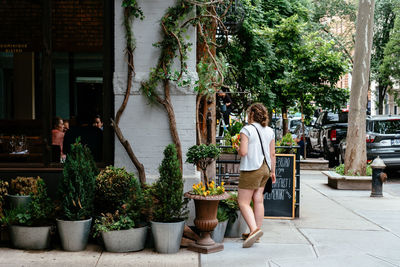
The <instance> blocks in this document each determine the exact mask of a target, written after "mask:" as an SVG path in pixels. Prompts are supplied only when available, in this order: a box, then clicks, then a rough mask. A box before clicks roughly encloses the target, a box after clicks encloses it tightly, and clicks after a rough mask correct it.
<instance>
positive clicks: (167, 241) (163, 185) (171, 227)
mask: <svg viewBox="0 0 400 267" xmlns="http://www.w3.org/2000/svg"><path fill="white" fill-rule="evenodd" d="M159 172H160V178H159V179H158V181H157V182H156V183H155V184H154V185H153V186H152V187H151V188H150V193H151V196H152V199H153V209H152V220H151V232H152V234H153V238H154V245H155V249H156V251H157V252H160V253H176V252H178V251H179V248H180V243H181V239H182V235H183V229H184V226H185V219H186V217H187V214H188V210H187V201H186V200H185V199H183V180H182V172H181V170H180V168H179V160H178V157H177V152H176V147H175V145H174V144H170V145H168V146H167V147H166V148H165V150H164V159H163V161H162V162H161V165H160V167H159Z"/></svg>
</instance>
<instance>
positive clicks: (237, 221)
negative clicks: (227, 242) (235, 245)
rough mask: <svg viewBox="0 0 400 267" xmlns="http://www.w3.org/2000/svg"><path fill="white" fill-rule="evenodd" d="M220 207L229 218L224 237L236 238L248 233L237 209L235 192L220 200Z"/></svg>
mask: <svg viewBox="0 0 400 267" xmlns="http://www.w3.org/2000/svg"><path fill="white" fill-rule="evenodd" d="M220 206H222V207H223V209H224V210H226V211H227V213H228V217H229V220H228V225H227V227H226V232H225V236H226V237H234V238H238V237H240V236H241V235H242V234H243V233H246V232H248V226H247V224H246V221H245V220H244V218H243V216H242V213H241V212H240V209H239V204H238V201H237V192H231V193H229V197H228V198H227V199H225V200H222V201H221V203H220Z"/></svg>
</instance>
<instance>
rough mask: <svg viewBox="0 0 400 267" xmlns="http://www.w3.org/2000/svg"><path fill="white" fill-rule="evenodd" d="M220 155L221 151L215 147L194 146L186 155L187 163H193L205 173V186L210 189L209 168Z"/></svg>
mask: <svg viewBox="0 0 400 267" xmlns="http://www.w3.org/2000/svg"><path fill="white" fill-rule="evenodd" d="M219 154H220V151H219V149H218V148H217V147H216V146H215V145H205V144H201V145H194V146H192V147H190V148H189V150H188V152H187V153H186V157H187V159H186V162H188V163H192V164H193V165H196V166H197V167H198V168H200V169H201V170H202V172H203V184H204V185H205V186H206V189H208V185H209V182H208V177H207V173H206V171H207V167H208V165H210V164H211V163H212V162H213V161H214V160H215V159H216V158H218V156H219Z"/></svg>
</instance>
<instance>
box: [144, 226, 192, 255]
mask: <svg viewBox="0 0 400 267" xmlns="http://www.w3.org/2000/svg"><path fill="white" fill-rule="evenodd" d="M184 227H185V221H182V222H176V223H162V222H151V233H152V234H153V239H154V246H155V248H156V251H157V252H159V253H168V254H171V253H177V252H178V251H179V248H180V247H181V240H182V236H183V228H184Z"/></svg>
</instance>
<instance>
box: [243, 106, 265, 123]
mask: <svg viewBox="0 0 400 267" xmlns="http://www.w3.org/2000/svg"><path fill="white" fill-rule="evenodd" d="M247 114H248V116H249V118H252V120H253V121H254V122H258V123H259V124H261V126H262V127H265V126H267V125H268V110H267V108H266V107H265V106H264V105H263V104H261V103H254V104H252V105H251V106H250V107H249V108H248V109H247Z"/></svg>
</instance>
